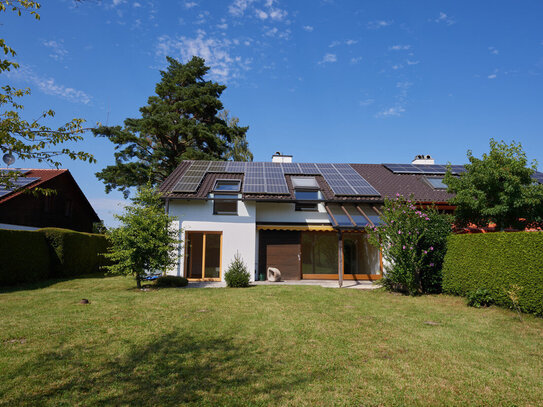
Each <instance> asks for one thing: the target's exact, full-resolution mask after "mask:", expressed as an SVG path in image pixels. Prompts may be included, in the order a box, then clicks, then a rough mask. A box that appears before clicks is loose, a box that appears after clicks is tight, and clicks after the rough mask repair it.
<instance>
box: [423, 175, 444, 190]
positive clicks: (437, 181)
mask: <svg viewBox="0 0 543 407" xmlns="http://www.w3.org/2000/svg"><path fill="white" fill-rule="evenodd" d="M425 179H426V182H427V183H428V184H430V186H431V187H432V188H434V189H447V185H446V184H444V183H443V177H425Z"/></svg>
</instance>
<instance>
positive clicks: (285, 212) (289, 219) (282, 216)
mask: <svg viewBox="0 0 543 407" xmlns="http://www.w3.org/2000/svg"><path fill="white" fill-rule="evenodd" d="M317 209H318V211H317V212H311V211H295V210H294V204H293V203H275V202H257V203H256V221H257V222H259V223H266V222H270V223H302V224H303V223H318V224H322V223H330V220H329V218H328V214H327V213H326V209H325V208H324V204H318V205H317Z"/></svg>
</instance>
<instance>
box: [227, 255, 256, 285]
mask: <svg viewBox="0 0 543 407" xmlns="http://www.w3.org/2000/svg"><path fill="white" fill-rule="evenodd" d="M249 278H250V274H249V272H248V271H247V266H246V265H245V263H244V262H243V260H242V259H241V256H240V255H239V253H236V255H235V256H234V260H233V261H232V263H230V266H229V267H228V270H227V271H226V273H225V274H224V280H225V281H226V285H227V286H228V287H249Z"/></svg>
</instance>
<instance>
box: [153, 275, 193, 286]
mask: <svg viewBox="0 0 543 407" xmlns="http://www.w3.org/2000/svg"><path fill="white" fill-rule="evenodd" d="M188 283H189V280H187V279H186V278H185V277H180V276H160V277H159V278H157V279H156V281H155V285H156V286H157V287H161V288H167V287H186V286H187V285H188Z"/></svg>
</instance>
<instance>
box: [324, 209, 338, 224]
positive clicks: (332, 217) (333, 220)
mask: <svg viewBox="0 0 543 407" xmlns="http://www.w3.org/2000/svg"><path fill="white" fill-rule="evenodd" d="M324 209H326V212H328V215H330V218H331V219H332V222H334V226H338V225H339V224H338V223H337V220H336V218H335V217H334V215H333V214H332V211H331V210H330V208H329V207H328V205H324Z"/></svg>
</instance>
